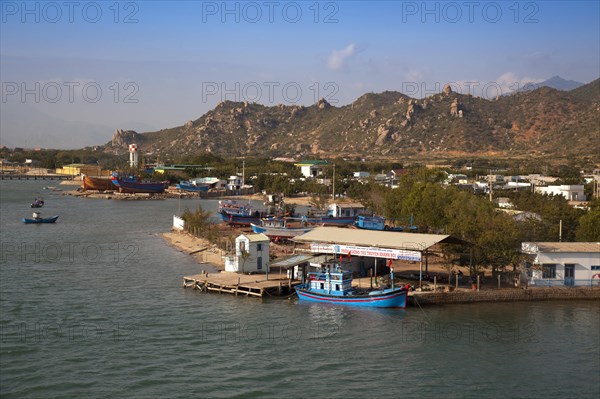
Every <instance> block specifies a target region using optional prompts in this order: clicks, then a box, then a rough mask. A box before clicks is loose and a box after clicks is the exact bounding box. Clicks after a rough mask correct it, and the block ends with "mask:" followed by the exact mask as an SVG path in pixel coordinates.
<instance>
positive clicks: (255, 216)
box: [217, 200, 267, 227]
mask: <svg viewBox="0 0 600 399" xmlns="http://www.w3.org/2000/svg"><path fill="white" fill-rule="evenodd" d="M217 213H218V214H219V217H220V218H221V220H222V221H223V222H225V223H227V224H230V225H232V226H247V227H250V225H251V224H252V223H254V224H256V225H259V224H260V221H261V219H262V218H265V217H267V212H266V211H264V210H259V209H254V208H253V207H251V206H250V205H244V204H239V203H237V202H236V201H233V200H222V201H219V208H218V209H217Z"/></svg>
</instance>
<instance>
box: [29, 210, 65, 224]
mask: <svg viewBox="0 0 600 399" xmlns="http://www.w3.org/2000/svg"><path fill="white" fill-rule="evenodd" d="M56 219H58V215H56V216H51V217H49V218H43V217H41V215H40V214H39V213H38V212H34V213H33V218H31V219H28V218H23V223H26V224H34V223H54V222H56Z"/></svg>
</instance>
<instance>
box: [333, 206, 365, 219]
mask: <svg viewBox="0 0 600 399" xmlns="http://www.w3.org/2000/svg"><path fill="white" fill-rule="evenodd" d="M365 211H366V209H365V206H364V205H363V204H359V203H342V204H337V203H336V204H330V205H329V208H328V212H327V215H330V216H334V217H342V216H345V217H353V216H358V215H362V214H363V213H364V212H365Z"/></svg>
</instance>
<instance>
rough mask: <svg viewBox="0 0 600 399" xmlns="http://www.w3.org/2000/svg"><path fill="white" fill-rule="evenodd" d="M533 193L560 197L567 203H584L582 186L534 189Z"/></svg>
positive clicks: (564, 185)
mask: <svg viewBox="0 0 600 399" xmlns="http://www.w3.org/2000/svg"><path fill="white" fill-rule="evenodd" d="M535 191H536V192H537V193H540V194H549V195H562V196H563V197H565V198H566V199H567V200H568V201H585V194H584V192H583V184H575V185H566V184H563V185H560V186H547V187H536V188H535Z"/></svg>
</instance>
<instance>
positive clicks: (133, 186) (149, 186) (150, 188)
mask: <svg viewBox="0 0 600 399" xmlns="http://www.w3.org/2000/svg"><path fill="white" fill-rule="evenodd" d="M112 182H113V185H115V186H117V187H118V188H119V192H121V193H128V194H135V193H147V194H159V193H162V192H164V191H165V189H166V188H167V187H169V182H168V181H161V182H152V183H144V182H133V181H126V180H121V179H113V180H112Z"/></svg>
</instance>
